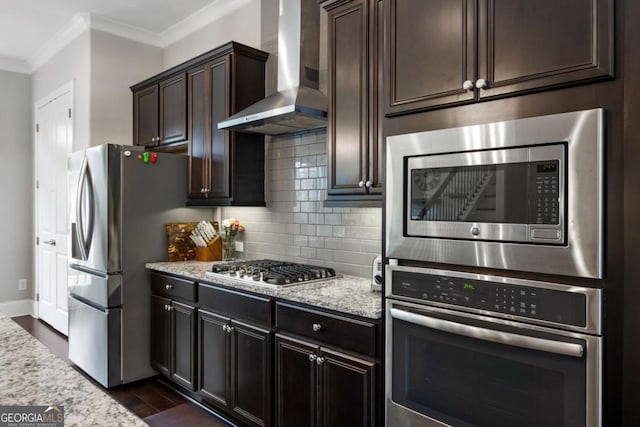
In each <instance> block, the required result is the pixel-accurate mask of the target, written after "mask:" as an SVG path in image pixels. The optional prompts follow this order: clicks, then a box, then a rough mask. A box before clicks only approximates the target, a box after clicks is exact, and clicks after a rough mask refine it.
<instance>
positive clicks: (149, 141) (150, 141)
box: [132, 73, 187, 147]
mask: <svg viewBox="0 0 640 427" xmlns="http://www.w3.org/2000/svg"><path fill="white" fill-rule="evenodd" d="M132 90H133V143H134V145H140V146H145V147H165V146H166V147H176V146H179V145H183V144H184V143H186V141H187V81H186V75H185V73H178V74H176V75H173V76H170V77H168V78H166V79H163V80H160V81H158V82H148V81H145V82H143V83H141V84H139V85H136V86H133V87H132Z"/></svg>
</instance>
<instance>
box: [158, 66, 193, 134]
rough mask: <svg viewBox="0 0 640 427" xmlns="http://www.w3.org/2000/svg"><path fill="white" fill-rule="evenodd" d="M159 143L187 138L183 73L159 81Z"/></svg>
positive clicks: (185, 85) (184, 78)
mask: <svg viewBox="0 0 640 427" xmlns="http://www.w3.org/2000/svg"><path fill="white" fill-rule="evenodd" d="M158 87H159V91H160V94H159V95H160V100H159V101H160V127H159V130H160V133H159V135H158V136H159V137H160V141H159V143H160V145H164V144H171V143H175V142H181V141H186V140H187V81H186V76H185V74H184V73H182V74H179V75H178V76H175V77H172V78H170V79H167V80H164V81H161V82H160V84H159V85H158Z"/></svg>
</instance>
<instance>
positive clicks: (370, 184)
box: [364, 181, 373, 188]
mask: <svg viewBox="0 0 640 427" xmlns="http://www.w3.org/2000/svg"><path fill="white" fill-rule="evenodd" d="M372 185H373V182H371V181H367V182H365V183H364V186H365V187H367V188H371V186H372Z"/></svg>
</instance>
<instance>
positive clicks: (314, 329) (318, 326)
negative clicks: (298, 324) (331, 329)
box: [311, 323, 322, 332]
mask: <svg viewBox="0 0 640 427" xmlns="http://www.w3.org/2000/svg"><path fill="white" fill-rule="evenodd" d="M311 328H312V329H313V332H318V331H319V330H320V329H322V325H321V324H320V323H314V324H313V326H312V327H311Z"/></svg>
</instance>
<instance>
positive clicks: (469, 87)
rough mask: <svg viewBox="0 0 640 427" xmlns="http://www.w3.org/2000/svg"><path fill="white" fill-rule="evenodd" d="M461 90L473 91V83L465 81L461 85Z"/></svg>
mask: <svg viewBox="0 0 640 427" xmlns="http://www.w3.org/2000/svg"><path fill="white" fill-rule="evenodd" d="M462 89H464V90H469V91H470V90H473V82H472V81H471V80H465V81H464V83H462Z"/></svg>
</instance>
